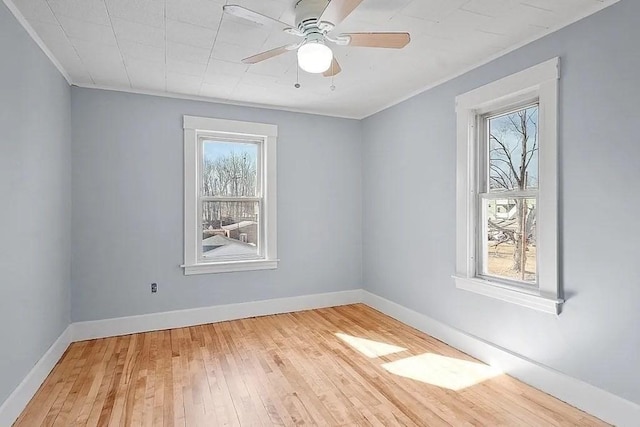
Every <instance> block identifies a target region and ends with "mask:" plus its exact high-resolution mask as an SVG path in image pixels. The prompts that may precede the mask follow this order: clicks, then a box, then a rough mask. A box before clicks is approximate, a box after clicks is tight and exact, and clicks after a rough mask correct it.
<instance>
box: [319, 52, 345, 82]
mask: <svg viewBox="0 0 640 427" xmlns="http://www.w3.org/2000/svg"><path fill="white" fill-rule="evenodd" d="M340 71H342V68H341V67H340V64H338V61H337V60H336V58H335V56H334V57H333V61H332V62H331V66H330V67H329V69H328V70H327V71H325V72H324V73H322V75H323V76H325V77H333V76H335V75H336V74H338V73H339V72H340Z"/></svg>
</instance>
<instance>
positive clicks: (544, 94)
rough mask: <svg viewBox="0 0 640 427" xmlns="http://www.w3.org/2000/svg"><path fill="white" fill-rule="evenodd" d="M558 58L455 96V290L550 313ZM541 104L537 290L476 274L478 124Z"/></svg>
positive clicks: (554, 287) (556, 297)
mask: <svg viewBox="0 0 640 427" xmlns="http://www.w3.org/2000/svg"><path fill="white" fill-rule="evenodd" d="M559 79H560V59H559V58H553V59H551V60H549V61H546V62H543V63H541V64H538V65H535V66H533V67H531V68H528V69H526V70H524V71H521V72H519V73H516V74H512V75H510V76H508V77H505V78H503V79H500V80H497V81H495V82H492V83H489V84H487V85H485V86H482V87H480V88H477V89H474V90H472V91H470V92H467V93H464V94H462V95H459V96H458V97H456V115H457V168H456V171H457V183H456V187H457V188H456V190H457V191H456V193H457V200H456V203H457V204H456V273H455V275H454V276H453V277H454V280H455V284H456V287H457V288H458V289H463V290H466V291H471V292H475V293H478V294H482V295H485V296H489V297H493V298H497V299H500V300H503V301H507V302H511V303H514V304H518V305H521V306H525V307H529V308H532V309H536V310H540V311H543V312H547V313H553V314H559V313H560V310H561V308H562V304H563V302H564V301H563V300H562V299H561V298H560V283H559V277H558V206H557V200H558V189H557V187H558V185H557V182H558V179H557V173H558V172H557V162H558V157H557V144H558V81H559ZM534 100H537V102H538V105H539V106H538V134H539V141H540V143H539V148H538V164H539V178H538V179H539V182H538V201H537V206H536V228H537V233H538V235H537V241H536V247H537V250H538V252H537V253H538V258H537V275H538V281H537V287H535V286H519V285H516V284H509V283H506V282H501V281H497V280H491V279H490V278H481V277H479V275H478V271H477V266H478V262H477V260H476V256H477V255H476V254H477V249H478V246H477V245H478V244H479V243H478V242H479V239H478V234H477V233H478V230H477V229H478V224H479V222H478V215H480V214H481V211H480V206H479V197H478V192H479V180H480V177H479V173H478V171H479V169H480V161H481V160H480V155H481V153H480V147H481V146H482V144H481V139H480V138H481V136H480V134H479V131H480V129H481V128H483V126H479V120H480V118H482V117H483V116H486V115H487V114H488V113H490V112H492V111H496V110H500V109H503V108H508V107H510V106H517V105H523V103H525V102H528V101H534Z"/></svg>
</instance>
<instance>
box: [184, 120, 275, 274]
mask: <svg viewBox="0 0 640 427" xmlns="http://www.w3.org/2000/svg"><path fill="white" fill-rule="evenodd" d="M276 137H277V126H275V125H268V124H261V123H249V122H238V121H231V120H220V119H211V118H203V117H191V116H184V156H185V157H184V162H185V163H184V171H185V180H184V183H185V200H184V202H185V217H184V221H185V223H184V235H185V246H184V257H185V262H184V265H183V267H184V271H185V274H201V273H222V272H230V271H245V270H262V269H274V268H276V267H277V254H276V249H277V247H276V238H277V237H276V175H275V172H276Z"/></svg>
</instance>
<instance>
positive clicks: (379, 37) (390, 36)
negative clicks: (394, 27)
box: [340, 33, 411, 49]
mask: <svg viewBox="0 0 640 427" xmlns="http://www.w3.org/2000/svg"><path fill="white" fill-rule="evenodd" d="M343 36H348V37H349V38H350V41H349V43H348V46H358V47H383V48H389V49H402V48H403V47H405V46H406V45H407V44H409V42H410V41H411V36H410V35H409V33H346V34H340V37H343Z"/></svg>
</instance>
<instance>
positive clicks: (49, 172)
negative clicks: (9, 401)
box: [0, 2, 71, 404]
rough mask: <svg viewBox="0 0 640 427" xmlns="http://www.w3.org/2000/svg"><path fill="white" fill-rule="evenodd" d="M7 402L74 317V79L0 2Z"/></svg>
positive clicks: (1, 312)
mask: <svg viewBox="0 0 640 427" xmlns="http://www.w3.org/2000/svg"><path fill="white" fill-rule="evenodd" d="M0 52H2V61H0V197H1V199H2V205H1V206H0V242H1V243H0V343H2V355H1V356H0V404H2V402H4V400H5V399H6V398H7V397H9V394H11V392H12V391H13V390H14V388H15V387H16V386H17V385H18V384H19V383H20V382H21V381H22V379H23V378H24V377H25V375H26V374H27V373H28V372H29V370H30V369H31V368H32V367H33V366H34V365H35V363H36V362H37V361H38V359H40V357H42V356H43V355H44V353H45V352H46V350H47V349H48V348H49V347H50V346H51V344H53V342H54V341H55V340H56V339H57V338H58V336H59V335H60V334H61V333H62V331H64V329H65V328H66V326H67V325H68V324H69V283H70V250H69V241H70V238H69V235H70V222H69V219H70V216H71V209H70V202H71V194H70V191H71V183H70V177H71V162H70V158H71V156H70V149H71V130H70V127H71V120H70V117H71V116H70V108H69V106H70V90H69V86H68V85H67V83H66V81H65V80H64V79H63V77H62V76H61V75H60V73H59V72H58V71H57V70H56V68H55V67H54V66H53V65H52V64H51V62H50V61H49V59H47V57H46V56H45V55H44V54H43V53H42V51H41V50H40V48H38V46H37V45H36V44H35V43H34V41H33V40H32V39H31V37H30V36H29V35H28V34H27V33H26V32H25V30H24V29H23V28H22V26H20V24H19V23H18V22H17V21H16V20H15V18H14V17H13V15H12V14H11V12H10V11H9V10H8V9H7V8H6V6H5V5H4V3H2V2H0Z"/></svg>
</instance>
